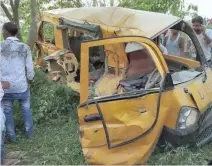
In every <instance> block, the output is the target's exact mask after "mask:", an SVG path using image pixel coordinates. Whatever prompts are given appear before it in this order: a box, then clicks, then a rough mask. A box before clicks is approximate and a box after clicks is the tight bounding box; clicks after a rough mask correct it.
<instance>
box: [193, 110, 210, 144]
mask: <svg viewBox="0 0 212 166" xmlns="http://www.w3.org/2000/svg"><path fill="white" fill-rule="evenodd" d="M211 111H212V107H209V108H208V109H207V110H206V111H205V112H204V113H202V114H201V116H200V120H199V124H200V125H201V124H202V122H203V121H204V119H205V118H206V117H207V116H209V114H210V113H211ZM211 140H212V124H211V125H210V126H208V127H207V128H205V129H204V130H203V131H202V132H201V133H199V135H198V137H197V141H196V144H197V146H198V147H200V146H202V145H204V144H207V143H208V142H210V141H211Z"/></svg>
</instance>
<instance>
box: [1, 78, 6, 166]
mask: <svg viewBox="0 0 212 166" xmlns="http://www.w3.org/2000/svg"><path fill="white" fill-rule="evenodd" d="M0 77H1V75H0ZM3 95H4V91H3V89H2V86H1V84H0V102H1V100H2V97H3ZM0 125H1V126H0V129H1V133H0V142H1V165H2V164H3V160H4V132H5V116H4V112H3V110H2V108H1V104H0Z"/></svg>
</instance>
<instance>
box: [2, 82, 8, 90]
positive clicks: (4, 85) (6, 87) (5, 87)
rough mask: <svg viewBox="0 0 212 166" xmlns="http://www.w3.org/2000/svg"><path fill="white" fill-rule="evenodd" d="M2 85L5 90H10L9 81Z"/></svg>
mask: <svg viewBox="0 0 212 166" xmlns="http://www.w3.org/2000/svg"><path fill="white" fill-rule="evenodd" d="M1 85H2V88H4V89H8V88H9V87H10V83H9V82H8V81H3V82H2V83H1Z"/></svg>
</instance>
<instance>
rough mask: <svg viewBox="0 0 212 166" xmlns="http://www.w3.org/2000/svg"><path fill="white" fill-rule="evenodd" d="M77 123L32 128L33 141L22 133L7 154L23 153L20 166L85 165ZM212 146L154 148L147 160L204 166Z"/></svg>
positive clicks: (157, 162) (162, 163)
mask: <svg viewBox="0 0 212 166" xmlns="http://www.w3.org/2000/svg"><path fill="white" fill-rule="evenodd" d="M77 131H78V126H77V122H76V120H74V121H68V120H67V119H66V118H64V119H61V118H59V119H57V120H52V121H50V122H45V123H44V124H40V125H36V126H35V137H34V139H32V140H27V139H26V138H24V133H23V132H22V131H18V143H14V144H7V145H6V150H7V152H10V151H17V150H18V151H24V152H25V155H24V156H23V157H22V159H21V163H20V164H22V165H25V164H27V165H29V164H30V165H41V164H45V165H52V164H54V165H72V164H73V165H85V164H86V162H85V161H84V158H83V154H82V152H81V148H80V143H79V139H78V133H77ZM211 149H212V143H211V144H209V145H205V146H204V147H203V148H201V149H193V150H191V149H188V148H185V147H181V148H178V149H165V150H162V149H160V148H156V149H155V151H154V152H153V154H152V156H151V157H150V159H149V161H148V164H151V165H156V164H157V165H167V164H170V165H175V164H178V165H190V164H191V165H194V164H195V165H203V164H204V165H207V163H208V162H209V160H210V159H211V157H212V151H211Z"/></svg>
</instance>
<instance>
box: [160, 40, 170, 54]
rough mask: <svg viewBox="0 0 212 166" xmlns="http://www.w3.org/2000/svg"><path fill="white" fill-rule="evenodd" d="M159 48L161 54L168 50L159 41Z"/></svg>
mask: <svg viewBox="0 0 212 166" xmlns="http://www.w3.org/2000/svg"><path fill="white" fill-rule="evenodd" d="M160 49H161V52H162V53H163V54H165V55H168V51H167V49H166V47H164V46H163V45H162V44H161V43H160Z"/></svg>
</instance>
